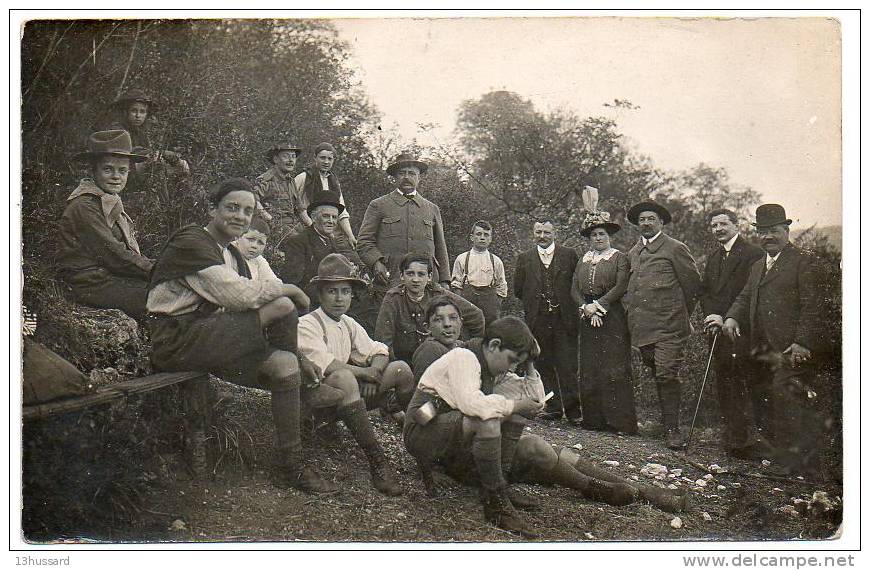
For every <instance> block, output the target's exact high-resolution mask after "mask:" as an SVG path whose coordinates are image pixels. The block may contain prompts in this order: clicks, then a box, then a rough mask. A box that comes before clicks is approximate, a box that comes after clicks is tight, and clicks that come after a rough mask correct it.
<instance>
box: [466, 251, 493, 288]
mask: <svg viewBox="0 0 870 570" xmlns="http://www.w3.org/2000/svg"><path fill="white" fill-rule="evenodd" d="M487 253H489V264H490V265H491V266H492V276H491V277H490V279H492V281H490V283H489V285H487V287H492V286H493V285H495V260H494V259H493V258H492V252H491V251H487ZM469 257H471V252H470V251H466V252H465V268H464V269H463V270H462V271H463V274H464V276H463V277H462V288H463V289H464V288H465V286H466V285H467V284H468V258H469ZM472 287H474V285H472Z"/></svg>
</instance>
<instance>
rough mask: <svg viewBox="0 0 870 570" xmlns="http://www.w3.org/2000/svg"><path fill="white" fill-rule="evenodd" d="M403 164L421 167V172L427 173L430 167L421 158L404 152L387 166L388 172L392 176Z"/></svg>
mask: <svg viewBox="0 0 870 570" xmlns="http://www.w3.org/2000/svg"><path fill="white" fill-rule="evenodd" d="M403 166H416V167H417V168H419V169H420V174H426V169H427V168H429V167H428V166H427V165H426V163H425V162H423V161H421V160H419V159H418V158H417V157H416V156H414V155H413V154H411V153H408V152H403V153H402V154H400V155H399V156H397V157H396V158H394V159H393V162H392V163H391V164H390V165H389V166H388V167H387V174H389V175H390V176H395V175H396V170H398V169H399V168H402V167H403Z"/></svg>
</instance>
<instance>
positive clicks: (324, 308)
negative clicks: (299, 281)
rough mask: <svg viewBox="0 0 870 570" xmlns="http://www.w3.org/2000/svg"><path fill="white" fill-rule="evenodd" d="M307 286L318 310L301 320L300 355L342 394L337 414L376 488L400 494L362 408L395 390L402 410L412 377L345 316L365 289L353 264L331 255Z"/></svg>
mask: <svg viewBox="0 0 870 570" xmlns="http://www.w3.org/2000/svg"><path fill="white" fill-rule="evenodd" d="M311 283H312V285H314V286H315V287H316V289H317V295H318V298H319V299H320V308H318V309H317V310H315V311H313V312H311V313H309V314H307V315H305V316H304V317H302V318H300V319H299V350H301V351H302V354H304V355H305V356H306V357H307V358H308V359H309V360H310V361H311V362H312V363H313V364H314V365H315V366H317V367H318V368H320V370H322V371H323V377H324V378H323V382H324V383H325V384H326V385H327V386H331V387H333V388H336V389H338V390H341V391H342V392H343V393H344V398H343V399H342V401H341V403H340V404H339V405H338V406H337V407H336V415H337V416H338V417H339V418H340V419H341V420H343V421H344V424H345V426H347V428H348V430H350V432H351V434H353V437H354V439H355V440H356V442H357V444H358V445H359V446H360V448H362V450H363V452H364V453H365V455H366V457H367V459H368V461H369V466H370V468H371V474H372V483H373V485H374V486H375V488H376V489H377V490H378V491H380V492H381V493H384V494H385V495H399V494H401V493H402V488H401V487H400V486H399V484H398V482H397V481H396V479H395V473H394V472H393V469H392V467H391V466H390V464H389V463H388V462H387V459H386V457H385V456H384V452H383V449H382V448H381V446H380V444H379V443H378V441H377V439H375V434H374V432H373V431H372V426H371V423H370V422H369V419H368V415H367V413H366V403H368V404H370V406H369V407H377V406H379V405H380V404H381V403H382V402H383V400H384V398H383V396H384V395H385V394H386V393H387V392H388V391H395V392H396V398H397V399H398V400H399V402H401V404H402V408H403V409H404V407H405V406H407V404H408V402H409V401H410V399H411V395H412V394H413V391H414V375H413V373H412V372H411V369H410V367H409V366H408V365H407V364H406V363H405V362H402V361H395V362H390V357H389V349H388V348H387V346H386V345H385V344H383V343H381V342H376V341H374V340H372V339H371V338H370V337H369V335H368V333H367V332H366V330H365V329H364V328H363V327H362V326H361V325H360V324H359V323H358V322H356V321H355V320H354V319H353V318H352V317H350V316H348V315H347V311H348V309H350V305H351V301H352V299H353V290H354V288H357V287H364V286H365V285H366V282H365V280H363V279H362V278H360V276H359V270H358V268H357V267H356V266H355V265H354V264H352V263H351V262H350V261H348V259H347V258H346V257H344V256H343V255H341V254H340V253H331V254H329V255H327V256H326V257H324V258H323V260H322V261H321V262H320V265H319V266H318V268H317V275H315V276H314V278H313V279H311ZM363 398H365V401H364V400H363Z"/></svg>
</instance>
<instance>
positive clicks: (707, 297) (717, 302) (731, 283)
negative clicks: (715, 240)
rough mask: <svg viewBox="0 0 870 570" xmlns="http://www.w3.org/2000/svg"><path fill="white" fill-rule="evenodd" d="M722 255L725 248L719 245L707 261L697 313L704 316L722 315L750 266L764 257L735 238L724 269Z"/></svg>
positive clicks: (738, 292)
mask: <svg viewBox="0 0 870 570" xmlns="http://www.w3.org/2000/svg"><path fill="white" fill-rule="evenodd" d="M723 255H725V248H723V247H722V246H719V247H717V248H716V250H715V251H714V252H713V253H712V254H711V255H710V256H709V257H708V258H707V266H706V267H705V268H704V280H703V284H702V293H701V310H703V311H704V316H707V315H721V316H723V317H724V316H725V313H727V312H728V309H729V307H731V304H732V303H734V300H735V299H736V298H737V295H739V294H740V291H742V290H743V287H744V286H745V285H746V280H747V279H749V271H750V269H752V265H753V264H754V263H755V262H756V261H758V259H759V258H760V257H764V250H763V249H761V248H760V247H758V246H757V245H754V244H751V243H749V242H748V241H746V240H745V239H743V236H740V235H738V236H737V239H736V240H734V245H732V246H731V253H729V254H728V257H727V258H726V259H725V265H724V266H722V256H723ZM720 267H721V272H720Z"/></svg>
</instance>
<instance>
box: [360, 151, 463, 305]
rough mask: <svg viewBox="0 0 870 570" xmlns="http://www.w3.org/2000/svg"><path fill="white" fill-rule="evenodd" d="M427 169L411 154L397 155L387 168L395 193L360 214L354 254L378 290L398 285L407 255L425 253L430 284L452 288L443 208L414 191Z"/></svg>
mask: <svg viewBox="0 0 870 570" xmlns="http://www.w3.org/2000/svg"><path fill="white" fill-rule="evenodd" d="M426 168H427V166H426V163H424V162H421V161H419V160H417V159H416V158H414V157H413V156H412V155H410V154H400V155H399V156H398V157H396V159H395V161H393V163H392V164H390V165H389V166H388V167H387V174H389V175H390V176H392V177H394V178H395V179H396V183H397V184H396V186H397V188H396V190H394V191H392V192H390V193H389V194H386V195H384V196H380V197H379V198H375V199H374V200H372V201H371V203H370V204H369V206H368V208H366V212H365V215H364V216H363V221H362V225H361V226H360V229H359V239H358V241H357V251H358V252H359V255H360V257H361V258H362V260H363V261H364V262H365V263H366V265H368V266H369V267H370V268H371V269H372V271H373V272H374V275H375V284H376V285H377V286H378V287H379V288H380V289H381V290H384V291H385V290H386V289H388V288H389V287H393V286H395V285H397V284H398V283H399V263H400V262H401V260H402V257H403V256H404V255H405V254H407V253H410V252H420V253H428V254H429V255H430V256H431V257H432V258H433V260H434V263H435V267H434V271H433V272H432V275H433V281H435V282H441V283H443V285H444V287H446V288H448V289H449V287H450V260H449V259H448V256H447V242H446V241H445V239H444V223H443V222H442V221H441V210H440V209H439V208H438V206H437V205H435V204H433V203H432V202H430V201H429V200H427V199H426V198H424V197H423V196H421V195H420V194H419V192H417V187H418V186H419V184H420V176H422V175H423V174H425V173H426Z"/></svg>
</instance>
